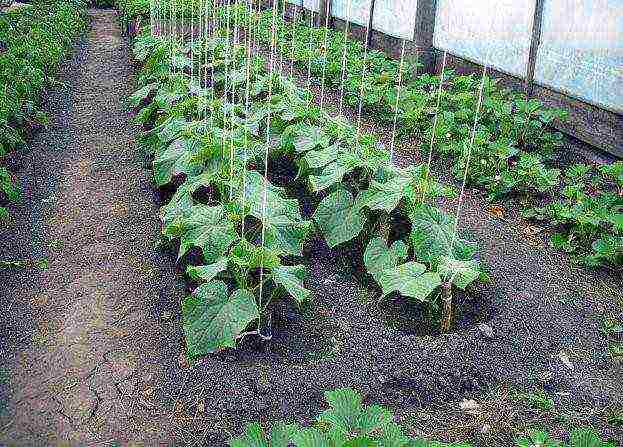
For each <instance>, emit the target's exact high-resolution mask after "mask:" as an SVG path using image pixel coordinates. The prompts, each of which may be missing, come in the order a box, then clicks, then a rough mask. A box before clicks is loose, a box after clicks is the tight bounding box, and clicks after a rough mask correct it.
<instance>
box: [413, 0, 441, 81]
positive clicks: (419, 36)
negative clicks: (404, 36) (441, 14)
mask: <svg viewBox="0 0 623 447" xmlns="http://www.w3.org/2000/svg"><path fill="white" fill-rule="evenodd" d="M436 16H437V0H418V2H417V7H416V10H415V30H414V32H413V40H414V42H415V45H416V47H417V52H418V55H417V56H418V60H419V62H420V63H421V64H422V65H423V70H424V72H426V73H434V72H435V48H434V47H433V37H434V35H435V19H436Z"/></svg>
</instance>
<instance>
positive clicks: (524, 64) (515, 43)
mask: <svg viewBox="0 0 623 447" xmlns="http://www.w3.org/2000/svg"><path fill="white" fill-rule="evenodd" d="M322 2H330V3H326V4H327V7H329V14H330V20H329V23H330V26H332V27H334V28H337V29H342V30H344V29H345V28H346V24H347V22H348V30H349V35H350V36H351V37H352V38H356V39H359V40H361V41H364V40H365V39H366V36H367V37H368V39H369V42H370V45H371V47H372V48H375V49H379V50H384V51H386V52H387V53H389V54H391V55H392V56H394V57H400V54H401V50H402V47H403V45H404V48H405V54H406V55H407V56H411V57H418V58H419V60H420V62H421V63H422V64H423V71H436V72H438V71H439V70H440V68H441V66H440V61H441V60H442V57H441V56H442V55H443V53H444V52H447V54H448V55H449V57H448V58H447V61H448V64H449V66H450V67H452V68H455V69H457V70H458V71H459V72H462V73H469V72H474V73H482V69H483V66H485V67H487V70H488V72H489V73H490V74H491V75H492V76H494V77H496V78H498V79H499V80H500V82H501V83H502V84H503V85H505V86H507V87H509V88H513V89H515V90H522V91H527V92H529V93H530V94H531V95H532V96H533V97H536V98H538V99H540V100H542V101H543V102H545V103H546V104H548V105H551V106H556V107H561V108H564V109H565V110H567V111H568V112H569V119H568V121H567V122H565V123H557V124H556V127H558V128H559V129H560V130H562V131H564V132H565V133H567V134H569V135H571V136H572V137H575V138H578V139H580V140H582V141H584V142H586V143H589V144H591V145H593V146H596V147H598V148H600V149H604V150H606V151H607V152H610V153H612V154H614V155H617V156H619V157H623V0H526V1H524V2H517V1H515V0H480V1H479V2H477V5H478V7H475V6H474V5H475V4H476V2H474V1H473V0H298V1H291V3H292V4H293V5H298V6H299V7H300V6H301V5H302V6H303V8H305V9H307V10H313V11H320V10H321V5H322ZM325 10H326V9H325ZM323 19H324V18H323ZM323 21H324V20H323ZM370 25H371V29H370V31H369V32H368V26H370ZM368 35H369V36H368Z"/></svg>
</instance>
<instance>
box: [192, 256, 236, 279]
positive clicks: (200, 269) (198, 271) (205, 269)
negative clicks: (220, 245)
mask: <svg viewBox="0 0 623 447" xmlns="http://www.w3.org/2000/svg"><path fill="white" fill-rule="evenodd" d="M225 270H227V258H221V259H219V260H218V261H216V262H215V263H214V264H209V265H196V266H195V265H189V266H188V267H187V268H186V274H187V275H188V276H190V277H191V278H192V279H193V280H195V281H204V282H210V281H212V280H213V279H214V278H216V275H218V274H219V273H221V272H224V271H225Z"/></svg>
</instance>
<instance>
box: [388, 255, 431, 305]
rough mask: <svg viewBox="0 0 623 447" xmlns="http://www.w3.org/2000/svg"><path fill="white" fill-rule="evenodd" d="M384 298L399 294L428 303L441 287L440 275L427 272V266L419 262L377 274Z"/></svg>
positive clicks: (408, 263)
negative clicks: (394, 293)
mask: <svg viewBox="0 0 623 447" xmlns="http://www.w3.org/2000/svg"><path fill="white" fill-rule="evenodd" d="M376 280H377V281H378V283H379V285H380V286H381V289H382V291H383V296H387V295H388V294H390V293H391V292H399V293H400V294H402V295H404V296H408V297H410V298H415V299H416V300H418V301H424V302H426V301H428V298H429V296H430V294H431V293H433V291H434V290H435V289H436V288H437V287H439V286H440V285H441V278H440V277H439V274H437V273H434V272H426V266H425V265H424V264H420V263H418V262H407V263H405V264H401V265H399V266H397V267H394V268H389V269H385V270H382V271H380V272H378V273H377V274H376Z"/></svg>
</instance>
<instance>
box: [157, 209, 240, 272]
mask: <svg viewBox="0 0 623 447" xmlns="http://www.w3.org/2000/svg"><path fill="white" fill-rule="evenodd" d="M164 233H165V235H168V236H172V237H179V238H180V250H179V254H178V259H179V258H181V257H182V256H184V255H185V254H186V252H187V251H188V250H189V249H190V248H191V247H198V248H200V249H201V251H202V253H203V258H204V260H205V262H206V263H208V264H212V263H214V262H216V261H217V260H218V259H219V258H221V257H222V256H223V255H225V253H226V252H227V250H228V249H229V247H230V245H231V244H232V243H233V242H234V241H235V240H236V239H237V238H238V235H237V233H236V230H235V228H234V224H233V223H232V222H231V221H230V220H229V217H228V215H227V213H226V212H225V209H224V208H223V207H222V206H220V205H217V206H208V205H203V204H198V205H194V206H193V207H192V208H191V209H190V210H189V211H188V212H187V213H186V214H185V215H184V216H183V217H181V218H179V219H177V220H176V221H175V222H173V223H172V224H170V225H169V226H168V227H166V228H165V230H164Z"/></svg>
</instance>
